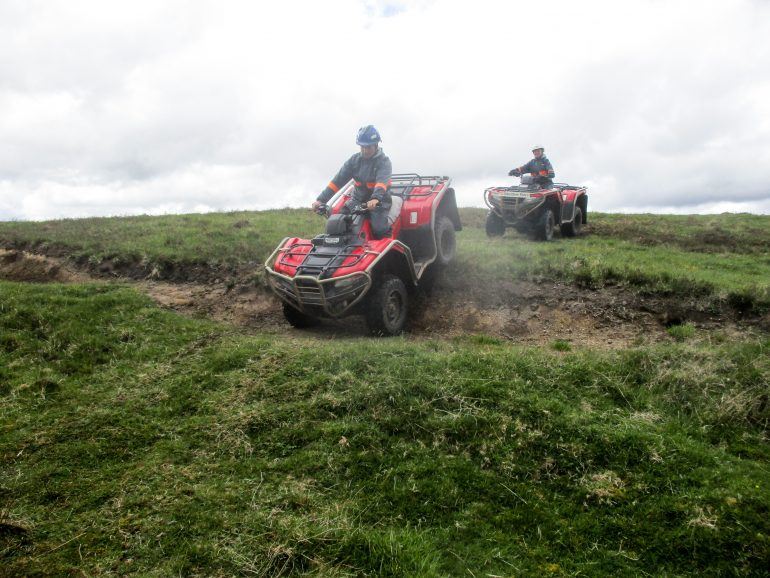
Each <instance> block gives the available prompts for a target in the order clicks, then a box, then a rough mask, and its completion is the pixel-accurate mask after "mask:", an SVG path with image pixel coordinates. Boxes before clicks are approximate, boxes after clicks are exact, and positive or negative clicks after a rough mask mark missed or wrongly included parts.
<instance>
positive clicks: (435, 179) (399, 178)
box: [390, 173, 449, 199]
mask: <svg viewBox="0 0 770 578" xmlns="http://www.w3.org/2000/svg"><path fill="white" fill-rule="evenodd" d="M448 180H449V177H442V176H435V175H434V176H421V175H418V174H417V173H399V174H395V175H391V176H390V194H391V195H395V196H397V197H401V198H404V199H408V198H409V197H427V196H429V195H432V194H433V193H435V192H437V191H436V187H439V186H440V185H442V184H443V183H445V182H447V181H448ZM415 187H430V190H429V191H427V192H424V193H412V192H411V191H412V190H413V189H414V188H415ZM394 188H399V189H401V188H403V191H400V192H399V191H394V190H393V189H394Z"/></svg>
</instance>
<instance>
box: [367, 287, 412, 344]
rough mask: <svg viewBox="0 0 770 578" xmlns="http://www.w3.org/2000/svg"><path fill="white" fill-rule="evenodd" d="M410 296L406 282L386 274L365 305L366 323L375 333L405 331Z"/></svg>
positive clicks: (392, 333)
mask: <svg viewBox="0 0 770 578" xmlns="http://www.w3.org/2000/svg"><path fill="white" fill-rule="evenodd" d="M408 307H409V296H408V295H407V292H406V286H405V285H404V282H403V281H402V280H401V279H400V278H399V277H396V276H395V275H384V276H383V277H382V279H381V280H380V283H379V286H378V287H377V288H376V289H375V290H374V292H373V293H372V294H371V296H370V297H369V299H368V300H367V303H366V307H365V316H366V325H367V327H369V331H371V332H372V334H373V335H398V334H400V333H401V332H403V331H404V326H405V325H406V316H407V312H408Z"/></svg>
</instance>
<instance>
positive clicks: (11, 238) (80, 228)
mask: <svg viewBox="0 0 770 578" xmlns="http://www.w3.org/2000/svg"><path fill="white" fill-rule="evenodd" d="M322 229H323V220H322V219H321V218H320V217H318V216H317V215H314V214H313V213H312V212H310V211H308V210H283V211H260V212H254V211H239V212H231V213H210V214H203V215H201V214H190V215H165V216H159V217H151V216H146V215H143V216H138V217H111V218H91V219H62V220H57V221H45V222H29V221H13V222H2V223H0V240H2V241H4V244H5V245H6V246H17V247H28V248H32V249H34V250H36V251H38V252H49V253H57V254H58V253H62V254H66V255H68V256H71V257H73V258H74V259H77V260H85V261H91V262H94V263H98V262H100V261H102V260H103V259H116V260H117V261H118V262H121V261H122V262H124V263H134V262H136V263H148V264H153V265H156V264H159V265H164V264H166V263H176V264H205V265H210V266H220V265H230V266H242V265H246V264H248V263H254V262H256V263H261V262H262V261H263V260H264V259H265V258H266V257H267V256H268V255H269V254H270V252H272V250H273V249H274V248H275V246H276V245H277V244H278V242H279V241H280V240H281V239H282V238H283V237H286V236H289V235H300V236H301V235H313V234H316V233H318V232H320V231H321V230H322Z"/></svg>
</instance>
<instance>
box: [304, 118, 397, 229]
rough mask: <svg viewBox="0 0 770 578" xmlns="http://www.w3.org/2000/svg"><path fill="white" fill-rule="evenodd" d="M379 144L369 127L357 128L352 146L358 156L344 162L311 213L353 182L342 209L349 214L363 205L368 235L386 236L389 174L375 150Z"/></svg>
mask: <svg viewBox="0 0 770 578" xmlns="http://www.w3.org/2000/svg"><path fill="white" fill-rule="evenodd" d="M381 140H382V139H381V138H380V133H379V132H377V129H376V128H374V126H372V125H370V124H369V125H366V126H364V127H361V128H360V129H359V131H358V135H357V136H356V144H357V145H359V146H360V147H361V152H357V153H356V154H354V155H353V156H352V157H350V158H349V159H348V160H347V161H345V164H343V165H342V168H341V169H340V170H339V172H338V173H337V174H336V175H335V177H334V178H333V179H332V180H331V181H330V182H329V184H328V185H327V186H326V188H325V189H324V190H323V191H322V192H321V194H320V195H318V198H317V199H316V200H315V201H313V205H312V207H313V210H314V211H315V210H317V209H318V207H319V206H321V205H323V204H325V203H327V202H328V201H329V199H331V198H332V197H333V196H334V194H335V193H336V192H337V191H339V190H340V187H342V186H343V185H345V183H347V182H348V181H349V180H350V179H353V181H354V184H355V188H354V189H353V197H352V198H351V199H350V201H348V203H346V205H345V209H346V210H347V211H350V210H351V209H353V208H355V207H357V206H360V205H361V204H363V203H366V206H367V208H368V209H369V219H370V221H371V224H372V234H373V235H374V237H375V238H376V239H379V238H382V237H384V236H385V235H387V234H388V230H389V229H390V225H389V223H388V212H389V211H390V207H391V197H390V177H391V174H392V172H393V168H392V166H391V163H390V159H389V158H388V157H387V156H385V153H384V152H382V149H380V148H379V143H380V141H381Z"/></svg>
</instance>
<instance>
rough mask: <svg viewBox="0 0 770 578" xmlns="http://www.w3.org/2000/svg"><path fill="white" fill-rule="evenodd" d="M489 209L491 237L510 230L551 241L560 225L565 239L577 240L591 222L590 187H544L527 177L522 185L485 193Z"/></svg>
mask: <svg viewBox="0 0 770 578" xmlns="http://www.w3.org/2000/svg"><path fill="white" fill-rule="evenodd" d="M484 201H485V202H486V203H487V206H488V207H489V213H488V214H487V222H486V230H487V235H489V236H490V237H499V236H501V235H502V234H503V233H505V229H506V227H513V228H514V229H516V230H517V231H519V232H520V233H528V234H530V235H532V236H533V237H534V238H535V239H539V240H541V241H550V240H551V239H552V238H553V231H554V228H555V227H556V225H559V227H560V228H561V234H562V235H563V236H565V237H575V236H577V235H579V234H580V231H581V229H582V227H583V225H584V224H585V223H587V222H588V191H587V189H586V187H578V186H574V185H567V184H565V183H555V184H553V185H551V186H550V187H546V188H542V187H540V185H536V184H534V183H533V182H532V177H531V176H529V175H525V176H523V177H522V178H521V185H518V186H513V187H491V188H489V189H486V190H485V191H484Z"/></svg>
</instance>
